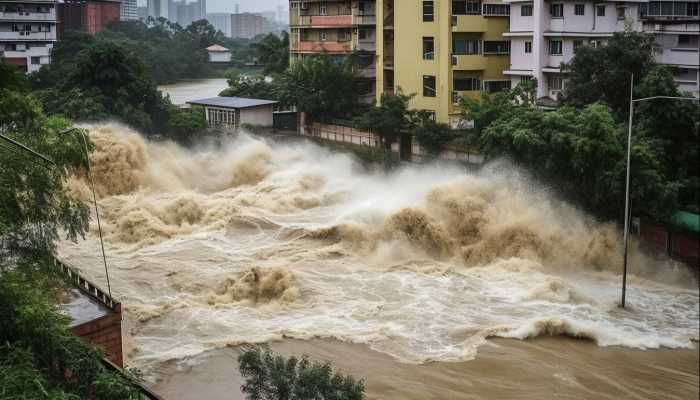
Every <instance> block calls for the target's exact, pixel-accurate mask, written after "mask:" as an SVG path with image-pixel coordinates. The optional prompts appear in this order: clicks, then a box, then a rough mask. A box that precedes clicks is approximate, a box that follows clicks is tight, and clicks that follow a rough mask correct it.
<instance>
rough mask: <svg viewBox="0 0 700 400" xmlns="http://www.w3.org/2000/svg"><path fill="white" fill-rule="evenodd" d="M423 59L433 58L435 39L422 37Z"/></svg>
mask: <svg viewBox="0 0 700 400" xmlns="http://www.w3.org/2000/svg"><path fill="white" fill-rule="evenodd" d="M423 59H424V60H434V59H435V39H434V38H432V37H427V36H426V37H423Z"/></svg>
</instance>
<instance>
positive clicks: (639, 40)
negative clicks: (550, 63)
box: [564, 31, 654, 116]
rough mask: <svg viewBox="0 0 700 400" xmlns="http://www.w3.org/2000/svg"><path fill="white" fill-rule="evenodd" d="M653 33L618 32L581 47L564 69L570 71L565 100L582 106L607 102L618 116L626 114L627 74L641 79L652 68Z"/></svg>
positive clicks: (627, 102) (628, 76) (627, 97)
mask: <svg viewBox="0 0 700 400" xmlns="http://www.w3.org/2000/svg"><path fill="white" fill-rule="evenodd" d="M653 48H654V38H653V35H647V34H645V33H640V32H631V31H625V32H617V33H615V34H614V35H613V37H612V38H610V40H608V42H607V43H606V44H605V45H604V46H597V47H593V46H580V47H578V48H577V49H576V53H575V56H574V58H573V59H572V60H571V62H570V63H569V64H568V65H565V66H564V68H565V69H567V70H568V71H569V76H568V82H567V85H566V88H565V92H564V98H565V102H566V103H568V104H570V105H573V106H576V107H581V106H584V105H586V104H591V103H595V102H604V103H606V104H608V105H609V106H610V107H611V108H612V110H613V112H614V113H615V114H616V115H617V116H624V115H627V109H628V106H629V83H630V74H632V73H633V74H634V76H635V80H637V81H640V80H641V79H642V78H643V77H644V76H646V74H647V73H648V72H649V71H650V70H651V69H652V68H653V67H654V54H653V52H652V50H653Z"/></svg>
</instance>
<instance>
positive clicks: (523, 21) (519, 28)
mask: <svg viewBox="0 0 700 400" xmlns="http://www.w3.org/2000/svg"><path fill="white" fill-rule="evenodd" d="M525 4H527V5H530V6H532V2H529V3H512V4H511V5H510V31H511V32H524V31H527V32H529V31H532V28H533V26H534V24H535V20H534V19H533V17H523V16H521V15H520V8H521V7H522V6H523V5H525Z"/></svg>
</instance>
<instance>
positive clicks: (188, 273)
mask: <svg viewBox="0 0 700 400" xmlns="http://www.w3.org/2000/svg"><path fill="white" fill-rule="evenodd" d="M90 135H91V138H92V140H93V141H94V142H95V145H96V151H95V152H94V153H93V154H92V156H91V160H92V163H93V177H94V179H95V183H96V188H95V189H96V191H97V194H98V196H99V198H100V200H99V203H100V210H101V211H100V214H101V218H102V222H103V230H104V233H105V244H106V251H107V261H108V263H109V265H110V281H111V286H112V291H113V293H114V294H115V295H116V296H117V298H119V299H120V300H122V302H123V304H124V307H125V310H126V313H127V316H128V322H129V333H130V340H129V341H128V348H127V361H128V363H129V364H130V365H132V366H135V367H138V368H140V369H142V370H143V371H144V372H145V373H146V376H147V377H148V378H149V379H150V380H152V381H161V382H168V381H170V382H172V380H169V378H172V377H173V376H176V375H177V373H178V371H181V370H182V369H183V368H187V366H188V365H192V364H198V363H200V365H201V368H203V370H201V371H200V372H201V373H202V374H205V375H206V371H208V370H207V369H206V368H207V367H206V366H207V365H209V364H207V361H206V360H207V357H206V355H208V354H220V353H217V352H218V351H222V350H220V349H225V348H228V347H232V346H234V347H235V346H238V345H241V344H249V343H269V342H275V341H279V340H282V339H297V340H301V341H298V342H295V343H296V344H295V345H293V346H291V347H284V346H282V347H281V349H282V350H284V351H286V352H287V353H294V352H295V351H302V352H306V351H309V352H311V353H313V349H314V348H316V347H318V349H319V350H318V351H321V350H320V349H322V348H324V347H323V346H322V345H321V344H318V345H316V344H314V345H313V346H312V345H308V343H310V342H305V341H306V340H313V339H316V338H326V339H332V340H330V341H327V342H322V343H331V344H330V345H328V346H330V347H326V349H327V350H326V351H325V353H324V354H325V355H326V356H327V355H328V354H335V353H336V352H337V355H338V356H337V357H335V358H334V360H335V359H337V360H338V361H339V363H341V364H342V367H343V368H346V369H348V370H350V371H352V372H353V373H356V374H357V375H358V376H365V377H366V378H367V379H368V381H370V383H369V384H368V388H369V389H371V390H373V391H374V392H373V393H375V394H374V395H372V396H374V397H373V398H396V399H399V398H409V397H407V396H406V393H407V391H410V390H411V386H410V385H400V386H403V387H404V389H403V391H401V390H399V389H391V390H392V391H387V390H389V389H386V390H384V389H381V388H380V387H378V386H377V385H380V384H382V385H389V384H390V383H391V382H392V381H393V380H394V379H395V383H394V384H392V385H393V386H392V387H394V388H396V387H397V384H396V382H400V380H402V379H405V380H410V379H421V380H426V382H424V384H425V385H427V387H433V388H434V389H431V391H430V392H421V391H419V390H418V388H417V387H416V389H415V390H416V391H417V393H426V394H425V397H421V396H414V397H413V398H470V397H469V396H468V391H469V388H470V387H472V386H473V387H475V388H476V387H478V388H479V390H480V391H481V392H479V393H481V395H480V396H481V397H479V396H474V397H473V398H488V397H489V393H490V392H489V390H491V391H493V392H492V393H493V396H495V397H499V396H500V394H502V395H503V396H504V398H505V397H517V396H515V395H513V396H510V395H509V394H508V393H510V394H513V393H516V392H514V391H515V390H516V389H517V390H522V391H524V392H525V393H529V392H530V391H532V393H540V394H543V393H546V391H547V390H549V389H550V388H551V386H552V384H551V382H550V381H551V379H558V381H557V382H560V381H561V382H562V383H561V385H559V386H558V389H557V390H558V392H557V395H556V396H554V395H553V396H546V395H542V396H540V397H533V398H542V397H545V398H548V397H549V398H576V396H573V395H572V396H568V397H567V396H566V394H567V393H579V394H582V396H583V397H590V398H594V395H593V394H595V393H597V392H596V390H598V391H599V392H600V391H601V390H602V391H605V392H606V393H608V392H609V394H610V396H609V398H619V397H628V398H657V397H656V394H659V393H664V392H663V391H662V390H663V388H664V387H666V386H668V385H677V384H678V382H681V383H682V385H683V386H682V388H681V389H678V390H680V392H679V393H681V392H682V393H683V394H689V393H691V394H692V387H697V385H695V383H696V382H697V376H698V373H697V369H693V368H690V367H688V365H689V364H692V362H693V361H694V362H697V353H696V350H695V345H694V341H697V339H698V329H699V322H698V316H699V309H698V308H699V301H698V286H697V281H695V280H694V277H693V274H691V273H688V272H687V271H686V270H685V268H683V267H681V266H678V265H675V264H674V263H672V262H669V261H660V260H655V259H650V258H647V257H645V256H644V255H642V254H640V253H639V252H638V251H636V250H634V249H633V252H632V256H631V271H632V275H631V276H630V278H629V279H628V282H629V284H630V286H629V288H628V302H629V304H630V307H628V308H627V309H625V310H622V309H620V308H619V307H618V306H617V304H618V302H619V295H620V281H621V279H620V274H619V270H620V265H621V256H620V255H621V253H622V252H621V248H620V242H621V240H620V232H619V231H618V229H617V228H616V227H615V226H613V225H609V224H601V223H599V222H596V221H594V220H593V219H591V218H590V217H588V216H586V215H585V214H583V213H581V212H579V211H578V210H576V209H575V208H573V207H571V206H570V205H568V204H566V203H563V202H561V201H559V200H557V198H556V196H554V195H553V194H552V193H549V192H547V191H546V190H544V189H540V188H538V186H537V184H536V183H534V182H532V181H531V180H530V179H528V178H527V176H524V175H523V174H521V173H520V172H518V171H516V170H514V169H513V168H511V167H510V166H508V165H507V164H503V163H495V164H490V165H487V166H486V167H485V168H483V169H482V170H480V171H479V172H467V171H465V170H464V169H460V168H457V167H455V166H445V165H423V166H410V167H405V168H402V169H400V170H398V171H395V172H392V173H382V172H372V171H367V170H366V169H365V168H364V167H363V166H362V165H360V164H358V163H357V162H356V161H355V160H354V159H353V158H351V157H350V156H348V155H343V154H337V153H333V152H331V151H328V150H326V149H323V148H321V147H318V146H316V145H313V144H308V143H303V142H295V143H275V142H270V141H265V140H262V139H258V138H254V137H249V136H247V135H245V134H241V135H239V136H238V137H237V138H235V139H231V140H228V141H226V142H224V143H223V144H218V145H214V144H202V145H201V146H199V147H197V148H195V149H183V148H180V147H178V146H177V145H175V144H172V143H167V142H159V143H147V142H145V141H144V140H143V139H142V138H141V137H140V136H139V135H137V134H136V133H134V132H132V131H129V130H128V129H126V128H124V127H121V126H119V125H101V126H92V127H90ZM69 189H70V190H72V191H73V192H74V193H75V195H76V196H79V197H82V198H85V199H89V195H90V192H89V190H88V188H87V186H86V185H85V182H84V180H83V179H81V178H80V177H75V178H74V179H71V181H70V182H69ZM95 230H96V227H92V232H91V234H90V236H89V237H88V240H87V242H80V243H78V244H73V243H63V244H61V246H60V248H59V256H60V257H61V258H62V259H63V260H65V261H66V262H68V263H70V264H73V265H74V266H77V267H78V268H80V269H81V270H82V271H83V273H84V274H85V275H87V277H88V278H89V279H91V280H92V281H94V282H96V283H98V284H104V282H105V279H104V271H103V269H102V268H101V267H100V265H101V263H100V255H99V254H100V253H99V243H98V241H97V240H96V234H95ZM549 336H555V337H569V338H577V339H578V340H558V341H548V340H544V341H543V340H535V339H536V338H542V337H549ZM493 338H506V339H517V340H523V341H524V342H517V341H514V340H502V339H497V340H494V339H493ZM340 342H344V343H340ZM283 343H286V342H283ZM314 343H315V342H314ZM494 343H496V344H498V345H499V346H502V348H503V349H506V350H499V351H500V352H499V353H498V355H493V354H492V353H491V351H492V350H493V345H494ZM514 343H515V344H514ZM305 344H307V345H305ZM350 344H353V346H354V345H358V346H359V345H361V346H360V347H357V348H354V347H353V348H347V347H343V346H349V345H350ZM353 354H357V357H360V356H362V355H363V354H364V357H366V361H362V360H361V359H359V358H358V359H357V360H353ZM489 354H491V355H489ZM321 355H323V354H321ZM343 355H344V356H343ZM494 357H495V358H494ZM601 357H602V358H601ZM229 358H230V357H229ZM346 359H349V360H346ZM343 360H345V361H343ZM480 360H481V361H480ZM485 360H486V361H488V360H492V361H491V362H492V364H489V365H491V367H490V369H489V368H486V367H484V368H483V369H482V368H481V367H479V366H481V365H482V364H480V362H482V363H483V362H486V361H485ZM494 360H495V361H494ZM616 360H619V363H618V364H616V363H617V362H618V361H616ZM674 360H675V361H674ZM684 360H685V361H684ZM688 360H690V361H688ZM511 361H512V363H513V367H512V368H504V371H503V374H506V375H499V370H498V368H496V365H498V363H509V362H511ZM375 362H376V363H377V364H376V368H374V367H373V366H374V364H373V363H375ZM626 362H630V363H631V365H626V364H624V363H626ZM365 363H367V364H368V365H366V368H363V364H365ZM539 364H542V368H543V371H541V372H537V371H530V370H531V369H533V368H535V366H536V365H539ZM214 365H215V364H214ZM557 365H561V366H562V367H561V369H562V372H561V374H563V375H558V376H554V375H553V374H555V373H556V372H555V370H556V369H557ZM173 366H174V367H173ZM426 366H428V367H426ZM430 366H433V367H430ZM516 366H519V367H516ZM566 366H569V367H570V368H571V370H570V374H569V375H567V372H566V371H567V369H566V368H569V367H566ZM169 367H172V368H169ZM422 367H425V368H422ZM602 367H605V369H604V371H605V372H604V373H603V372H596V371H599V370H600V369H601V368H602ZM173 368H174V369H173ZM460 369H464V371H471V372H473V373H474V377H473V378H469V379H467V377H466V376H465V375H464V374H462V375H460V374H458V371H459V370H460ZM202 371H203V372H202ZM209 371H210V370H209ZM425 371H432V372H430V373H429V374H424V372H425ZM441 371H443V372H444V373H445V374H447V375H445V379H447V380H448V381H454V382H457V381H462V383H460V384H454V382H453V383H449V382H445V381H444V380H443V378H441V377H440V376H439V375H440V374H441V373H442V372H441ZM478 371H481V373H477V372H478ZM519 371H530V374H529V375H528V374H524V375H522V376H519V375H518V374H522V372H519ZM634 371H637V372H639V373H643V374H646V375H643V376H647V377H654V378H653V379H651V378H649V379H650V381H649V382H646V384H647V386H649V387H648V388H647V389H645V390H646V391H647V392H646V394H645V393H642V394H640V392H636V391H635V390H633V389H632V387H631V386H628V384H627V383H624V384H623V383H620V384H617V385H615V382H620V381H623V380H626V379H628V378H629V377H630V376H631V375H633V372H634ZM375 372H376V374H375ZM471 372H470V373H471ZM412 374H415V375H412ZM450 374H453V375H450ZM454 374H457V375H454ZM507 374H512V375H507ZM375 375H376V376H375ZM449 376H453V377H452V378H449ZM524 377H528V379H525V378H524ZM375 379H377V380H376V381H375ZM564 381H566V382H568V383H566V382H564ZM603 381H605V382H606V383H605V385H603V384H602V383H601V382H603ZM207 382H208V381H207ZM382 382H384V383H382ZM514 382H515V383H514ZM212 384H215V383H212ZM221 384H222V385H223V383H221ZM499 385H500V386H499ZM514 385H515V386H514ZM562 385H563V386H562ZM567 385H569V386H567ZM491 386H493V387H491ZM208 390H211V391H212V393H214V391H215V390H217V389H216V387H215V386H212V387H210V388H209V389H208ZM395 390H399V391H395ZM585 393H589V394H590V396H588V395H585V396H584V395H583V394H585ZM621 393H622V394H625V393H627V395H620V396H617V397H615V396H616V395H619V394H621ZM457 394H460V395H459V396H458V395H457ZM682 397H685V396H679V397H677V398H682ZM691 397H692V396H691ZM695 397H697V396H695ZM212 398H214V397H212Z"/></svg>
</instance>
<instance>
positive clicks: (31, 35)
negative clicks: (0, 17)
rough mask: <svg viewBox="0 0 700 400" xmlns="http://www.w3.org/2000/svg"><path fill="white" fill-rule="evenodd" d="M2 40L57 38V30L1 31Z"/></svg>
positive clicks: (0, 38) (0, 37)
mask: <svg viewBox="0 0 700 400" xmlns="http://www.w3.org/2000/svg"><path fill="white" fill-rule="evenodd" d="M0 40H17V41H20V42H21V41H25V40H51V41H53V40H56V31H55V30H54V31H51V32H39V31H18V32H0Z"/></svg>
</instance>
